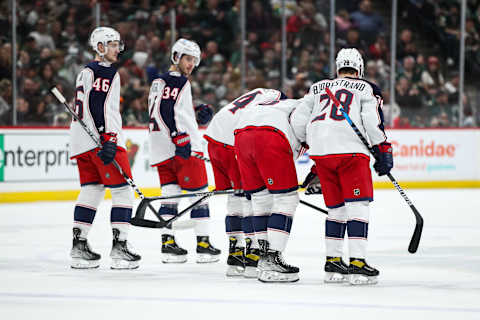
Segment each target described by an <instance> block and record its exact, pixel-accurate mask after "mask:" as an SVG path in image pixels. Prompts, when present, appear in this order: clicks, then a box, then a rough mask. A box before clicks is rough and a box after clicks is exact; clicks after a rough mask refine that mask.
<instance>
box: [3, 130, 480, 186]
mask: <svg viewBox="0 0 480 320" xmlns="http://www.w3.org/2000/svg"><path fill="white" fill-rule="evenodd" d="M352 134H353V132H352ZM124 135H125V138H126V144H127V152H128V156H129V160H130V164H131V166H132V172H133V177H134V179H135V181H136V183H137V185H140V186H142V187H157V186H158V185H159V183H158V174H157V171H156V170H155V168H151V167H150V165H149V145H148V131H147V129H125V132H124ZM387 135H388V138H389V141H391V142H392V145H393V155H394V162H395V166H394V168H393V170H392V174H393V175H394V176H395V178H396V179H397V180H398V181H400V182H402V181H463V180H468V181H472V180H480V166H479V163H480V130H478V129H476V130H475V129H472V130H460V129H459V130H455V129H447V130H387ZM311 164H312V161H311V160H310V159H309V158H308V156H303V157H301V158H299V159H298V160H297V169H298V176H299V180H300V182H301V181H302V179H303V177H305V176H306V174H307V173H308V171H309V170H310V166H311ZM207 168H208V171H209V179H210V184H213V183H214V181H213V179H211V178H213V176H212V174H211V170H210V166H209V165H207ZM373 178H374V181H386V179H385V178H383V177H382V178H379V177H378V176H377V175H376V174H375V173H373ZM76 180H78V173H77V168H76V165H75V161H73V160H70V154H69V138H68V129H0V182H35V181H76Z"/></svg>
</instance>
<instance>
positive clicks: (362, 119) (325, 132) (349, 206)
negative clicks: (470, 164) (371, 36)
mask: <svg viewBox="0 0 480 320" xmlns="http://www.w3.org/2000/svg"><path fill="white" fill-rule="evenodd" d="M336 65H337V74H338V78H336V79H333V80H322V81H320V82H317V83H315V84H313V85H312V86H311V88H310V91H309V93H308V95H306V96H305V97H304V99H303V102H302V104H300V106H298V108H297V109H296V110H295V112H294V113H293V114H292V117H291V120H292V126H293V128H294V130H295V133H296V135H297V136H298V137H299V138H300V139H302V140H303V139H306V141H307V143H308V145H309V146H310V157H311V158H312V159H313V160H314V161H315V163H316V172H317V174H318V177H319V179H320V184H321V185H322V189H323V196H324V200H325V204H326V206H327V207H328V208H329V213H328V218H327V221H326V224H325V238H326V251H327V259H326V263H325V272H326V277H325V281H326V282H339V281H344V280H349V281H350V282H351V283H352V284H371V283H376V281H377V280H376V277H377V275H378V274H379V272H378V270H376V269H375V268H372V267H370V266H369V265H368V264H367V263H366V262H365V258H366V253H367V252H366V251H367V236H368V221H369V215H370V213H369V202H370V201H373V186H372V176H371V172H370V167H369V162H370V156H369V150H368V149H367V148H366V146H365V145H364V144H363V143H362V141H361V140H360V139H359V137H358V136H357V135H356V134H355V132H354V131H353V130H352V127H351V126H350V125H349V124H348V123H347V120H346V119H345V117H344V116H343V114H342V113H341V111H340V110H339V108H337V105H336V102H335V101H334V99H333V97H335V98H336V99H335V100H337V101H339V102H340V103H341V104H342V106H343V109H344V110H345V112H346V113H347V114H348V115H349V116H350V118H351V119H352V121H353V122H354V123H355V124H356V126H357V127H358V129H359V130H360V132H361V133H362V135H364V136H367V137H368V139H369V141H370V143H371V144H372V145H373V146H374V147H373V148H374V150H375V151H376V163H375V165H374V168H375V170H376V171H377V173H378V174H379V175H385V174H387V173H388V172H390V169H391V168H392V167H393V158H392V147H391V145H390V143H388V142H387V137H386V136H385V132H384V123H383V113H382V94H381V92H380V89H379V88H378V87H377V86H376V85H374V84H372V83H370V82H368V81H365V80H363V79H361V77H362V76H363V59H362V57H361V55H360V53H359V52H358V51H357V50H356V49H342V50H340V51H339V53H338V55H337V58H336ZM345 231H346V232H347V234H348V239H349V243H348V244H349V246H348V247H349V251H350V252H349V253H350V265H349V266H347V265H346V264H345V263H344V262H343V260H342V255H343V251H342V249H343V239H344V236H345Z"/></svg>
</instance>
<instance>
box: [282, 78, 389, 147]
mask: <svg viewBox="0 0 480 320" xmlns="http://www.w3.org/2000/svg"><path fill="white" fill-rule="evenodd" d="M325 88H329V89H330V90H331V91H332V93H333V94H334V95H335V97H336V98H337V100H339V101H340V102H341V104H342V105H343V107H344V109H345V111H346V112H347V114H348V115H349V116H350V118H351V119H352V121H353V123H355V125H356V126H357V127H358V129H359V130H360V132H361V133H362V134H363V135H364V136H365V137H366V138H367V139H368V140H369V142H370V144H371V145H376V144H379V143H381V142H384V141H385V140H386V139H387V137H386V135H385V131H384V124H383V112H382V103H383V100H382V94H381V92H380V89H379V88H378V87H377V86H376V85H375V84H373V83H370V82H368V81H366V80H363V79H357V78H349V77H346V78H337V79H333V80H322V81H319V82H317V83H315V84H313V85H312V86H311V87H310V91H309V93H308V94H307V95H306V96H305V97H304V98H303V102H302V103H301V104H300V105H299V106H298V107H297V108H296V109H295V111H294V112H293V113H292V116H291V123H292V127H293V129H294V131H295V134H296V135H297V136H298V138H299V139H301V140H302V141H305V140H306V142H307V144H308V145H309V146H310V149H309V153H310V155H311V156H324V155H331V154H350V153H363V154H366V155H370V153H369V151H368V149H367V148H366V147H365V145H364V144H363V143H362V141H361V140H360V139H359V138H358V136H357V135H356V134H355V132H354V131H353V129H352V127H351V126H350V125H349V124H348V122H347V121H346V120H345V118H344V116H343V115H342V113H341V112H340V110H338V108H337V107H336V106H335V104H334V103H333V101H332V100H331V99H330V97H329V96H328V95H327V93H326V91H325Z"/></svg>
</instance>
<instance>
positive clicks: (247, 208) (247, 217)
mask: <svg viewBox="0 0 480 320" xmlns="http://www.w3.org/2000/svg"><path fill="white" fill-rule="evenodd" d="M241 202H242V212H243V218H242V231H243V237H244V238H250V239H251V244H250V247H251V248H252V249H258V241H257V238H256V236H255V228H254V227H253V207H252V200H251V198H250V200H249V199H248V198H247V197H242V198H241Z"/></svg>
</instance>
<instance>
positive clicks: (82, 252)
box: [70, 228, 101, 269]
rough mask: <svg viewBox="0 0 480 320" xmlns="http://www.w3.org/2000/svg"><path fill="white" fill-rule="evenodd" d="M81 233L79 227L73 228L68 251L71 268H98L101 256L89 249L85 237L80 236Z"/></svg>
mask: <svg viewBox="0 0 480 320" xmlns="http://www.w3.org/2000/svg"><path fill="white" fill-rule="evenodd" d="M81 233H82V231H81V230H80V229H79V228H73V245H72V250H71V251H70V256H71V257H72V263H71V267H72V268H73V269H93V268H98V267H99V266H100V258H101V256H100V255H99V254H98V253H96V252H93V251H92V250H90V246H89V245H88V241H87V239H85V238H82V237H80V234H81Z"/></svg>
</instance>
